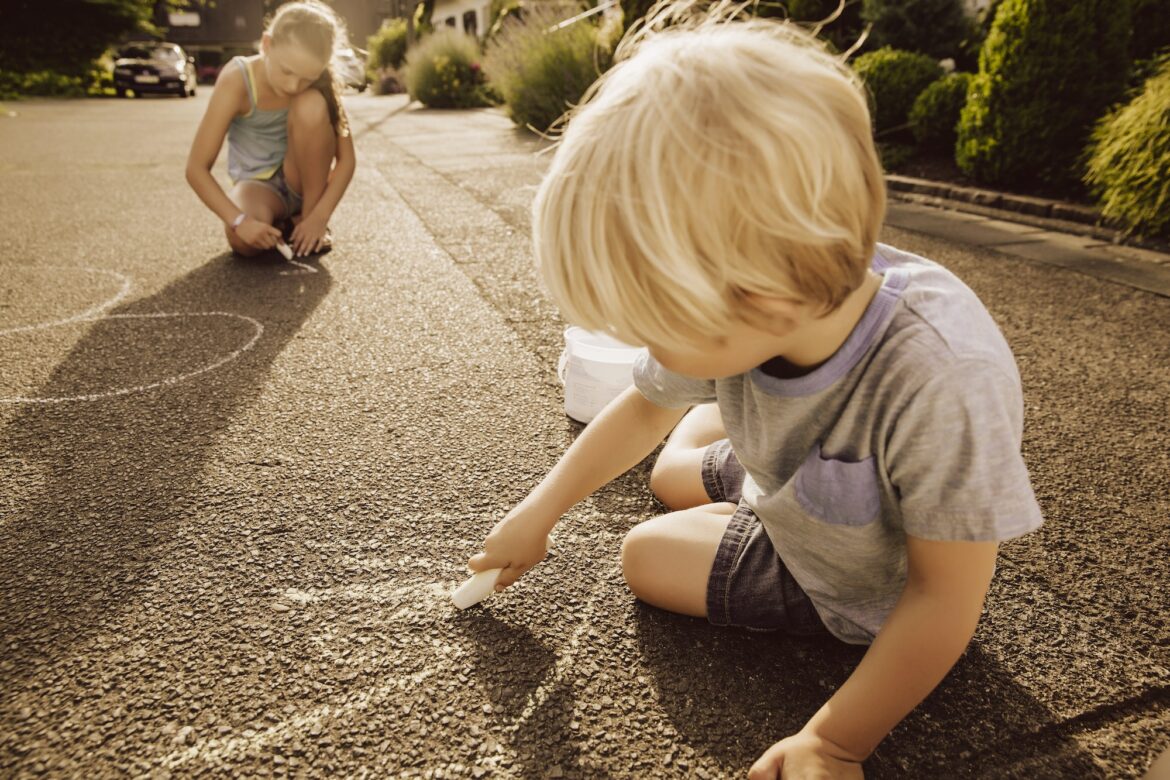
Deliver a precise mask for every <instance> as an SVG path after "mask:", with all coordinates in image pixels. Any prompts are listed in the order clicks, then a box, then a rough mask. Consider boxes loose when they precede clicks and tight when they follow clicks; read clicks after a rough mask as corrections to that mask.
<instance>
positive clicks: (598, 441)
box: [468, 387, 687, 590]
mask: <svg viewBox="0 0 1170 780" xmlns="http://www.w3.org/2000/svg"><path fill="white" fill-rule="evenodd" d="M686 411H687V410H686V409H685V408H682V409H664V408H662V407H660V406H656V405H654V404H653V403H651V402H650V401H648V400H647V399H646V397H645V396H643V395H642V394H641V393H640V392H639V391H638V389H637V388H635V387H630V388H629V389H627V390H626V391H625V392H623V393H622V394H621V395H619V396H618V397H617V398H615V399H614V400H613V401H612V402H610V404H609V405H608V406H606V407H605V409H603V410H602V411H601V413H600V414H599V415H597V417H595V418H594V419H593V422H591V423H589V425H588V427H586V428H585V430H584V431H583V432H582V433H581V435H580V436H578V437H577V440H576V441H574V442H573V444H572V445H571V446H570V447H569V449H568V450H566V451H565V454H564V455H562V456H561V459H560V460H559V461H557V464H556V465H555V466H553V468H552V470H551V471H550V472H549V473H548V476H546V477H545V478H544V479H543V480H541V482H540V484H539V485H537V486H536V487H535V488H534V489H533V490H532V492H531V493H529V494H528V496H527V498H525V499H524V500H523V501H521V502H520V503H519V504H518V505H517V506H516V508H515V509H513V510H512V511H511V512H509V513H508V515H507V516H506V517H505V518H504V519H503V520H501V521H500V522H499V523H497V524H496V526H495V528H493V529H492V531H491V533H490V534H488V537H487V539H486V540H485V541H484V544H483V549H484V551H483V552H482V553H479V554H478V555H476V556H474V557H472V558H471V560H470V561H469V562H468V565H469V566H470V567H471V569H472V570H473V571H484V570H486V569H496V568H502V569H503V571H502V572H500V578H499V580H498V581H497V584H496V590H502V589H504V588H506V587H507V586H509V585H511V584H512V583H513V582H515V581H516V580H517V579H519V578H520V577H521V576H522V575H523V574H524V573H525V572H526V571H528V570H529V569H531V568H532V567H533V566H535V565H536V564H538V563H540V561H541V559H543V558H544V554H545V547H546V542H547V539H548V534H549V532H550V531H551V530H552V529H553V526H555V525H556V524H557V521H558V520H560V519H561V515H563V514H564V513H565V512H567V511H569V509H570V508H571V507H572V506H573V505H574V504H576V503H577V502H578V501H580V500H582V499H583V498H585V497H587V496H588V495H589V494H591V493H592V492H593V491H595V490H597V489H598V488H600V487H601V486H603V485H605V484H607V483H608V482H610V481H611V480H613V479H615V478H617V477H619V476H621V475H622V474H624V473H625V472H626V471H628V470H629V469H631V468H633V467H634V466H636V465H637V464H638V463H640V462H641V461H642V459H643V458H645V457H646V456H647V455H649V454H650V453H651V452H653V451H654V448H655V447H657V446H658V445H659V444H660V443H662V440H663V439H665V438H666V435H667V434H668V433H670V431H671V430H672V429H673V428H674V426H675V425H677V424H678V421H679V420H681V419H682V416H683V415H684V414H686Z"/></svg>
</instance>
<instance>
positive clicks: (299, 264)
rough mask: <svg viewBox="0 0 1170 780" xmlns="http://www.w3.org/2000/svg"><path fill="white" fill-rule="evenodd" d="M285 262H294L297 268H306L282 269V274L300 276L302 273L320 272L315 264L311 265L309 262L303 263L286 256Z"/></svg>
mask: <svg viewBox="0 0 1170 780" xmlns="http://www.w3.org/2000/svg"><path fill="white" fill-rule="evenodd" d="M285 262H286V263H292V264H293V265H295V266H296V267H297V268H303V269H304V270H303V271H280V272H279V273H280V275H281V276H298V275H300V274H315V273H318V271H317V269H316V268H314V267H313V266H311V265H309V264H308V263H302V262H299V261H297V260H293V259H292V258H285Z"/></svg>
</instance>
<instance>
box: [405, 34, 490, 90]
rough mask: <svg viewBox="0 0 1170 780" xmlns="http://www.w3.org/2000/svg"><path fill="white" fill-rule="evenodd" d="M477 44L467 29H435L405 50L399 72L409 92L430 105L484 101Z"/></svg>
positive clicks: (482, 79)
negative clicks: (404, 61) (465, 30)
mask: <svg viewBox="0 0 1170 780" xmlns="http://www.w3.org/2000/svg"><path fill="white" fill-rule="evenodd" d="M480 59H481V55H480V51H479V44H478V43H477V42H476V40H475V38H474V37H472V36H470V35H468V34H467V33H463V32H459V31H458V30H453V29H444V30H439V31H438V32H434V33H431V34H430V35H428V36H427V37H426V38H423V39H422V40H421V41H419V42H418V43H417V44H416V45H415V46H413V47H412V48H411V49H410V51H408V52H407V53H406V64H405V65H404V66H403V70H402V74H403V78H404V79H405V81H406V91H407V92H409V93H410V96H411V97H412V98H414V99H415V100H417V101H419V102H420V103H422V104H423V105H425V106H430V107H431V108H477V107H479V106H486V105H488V99H487V92H486V90H485V89H484V78H483V69H482V67H481V65H480Z"/></svg>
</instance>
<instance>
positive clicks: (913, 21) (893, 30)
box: [861, 0, 974, 59]
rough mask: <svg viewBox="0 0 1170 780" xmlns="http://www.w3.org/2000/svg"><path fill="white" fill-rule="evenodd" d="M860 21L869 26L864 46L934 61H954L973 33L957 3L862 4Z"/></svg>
mask: <svg viewBox="0 0 1170 780" xmlns="http://www.w3.org/2000/svg"><path fill="white" fill-rule="evenodd" d="M861 18H862V20H863V21H865V22H867V23H869V24H872V25H873V28H872V29H871V30H870V34H869V41H868V42H867V43H868V44H869V45H870V46H871V47H885V46H889V47H890V48H893V49H904V50H906V51H916V52H921V53H923V54H928V55H930V56H931V57H934V58H935V59H943V58H944V57H953V58H958V57H959V56H960V55H961V50H962V46H963V42H964V41H966V40H967V39H968V38H970V37H971V35H972V34H973V32H974V25H973V24H972V22H971V20H970V19H968V18H967V14H966V13H965V12H964V11H963V4H962V2H961V0H863V2H862V4H861Z"/></svg>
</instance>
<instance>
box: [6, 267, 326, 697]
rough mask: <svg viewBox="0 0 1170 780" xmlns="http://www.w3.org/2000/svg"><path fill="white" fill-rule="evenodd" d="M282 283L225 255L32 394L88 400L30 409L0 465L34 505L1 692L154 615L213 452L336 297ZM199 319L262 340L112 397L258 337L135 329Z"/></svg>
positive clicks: (305, 277) (177, 326) (18, 421)
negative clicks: (164, 573)
mask: <svg viewBox="0 0 1170 780" xmlns="http://www.w3.org/2000/svg"><path fill="white" fill-rule="evenodd" d="M286 268H287V266H285V265H284V264H282V263H281V262H280V260H279V259H278V258H275V255H273V257H271V258H270V257H267V256H262V257H261V258H257V259H255V260H248V261H245V260H239V259H234V258H233V257H232V256H231V255H229V254H224V255H220V256H217V257H214V258H212V259H211V260H210V261H208V262H207V263H206V264H204V265H203V266H201V267H199V268H198V269H196V270H194V271H192V272H191V273H189V274H188V275H186V276H184V277H182V278H180V279H177V280H176V281H174V282H172V283H171V284H169V285H167V287H165V288H164V289H163V290H161V291H160V292H159V293H157V294H155V295H153V296H150V297H149V298H145V299H141V300H136V301H133V302H131V303H129V304H126V305H123V306H120V307H118V308H117V309H114V310H112V311H110V312H107V318H106V319H99V320H96V321H94V322H92V323H86V326H87V327H88V332H87V333H86V334H85V335H84V336H83V337H81V339H80V340H79V342H78V343H77V345H76V346H75V347H74V348H73V349H72V350H71V351H70V353H69V354H68V355H67V356H66V357H65V358H64V360H63V361H62V362H61V363H60V364H59V365H58V366H57V367H56V369H55V370H54V371H53V373H52V375H51V377H50V378H49V379H48V381H47V382H45V384H44V386H43V387H41V388H40V390H39V391H38V392H37V393H35V394H33V395H35V396H36V397H40V398H50V397H71V396H78V395H90V396H94V399H93V400H88V401H70V402H63V403H53V404H28V405H26V406H24V407H23V408H22V409H20V411H19V412H18V413H17V415H16V416H15V417H14V418H13V419H12V420H11V422H10V423H9V424H8V425H7V427H6V429H5V430H4V433H3V441H4V442H6V445H7V446H6V451H4V452H3V453H0V458H2V459H3V461H5V462H7V463H9V464H14V465H15V467H18V468H19V470H20V472H21V474H22V475H24V476H25V479H24V484H25V485H26V486H27V488H28V490H27V495H22V496H19V497H18V500H17V503H16V504H15V507H16V508H15V511H14V513H13V514H12V515H11V516H9V517H8V518H6V522H5V524H4V533H3V538H2V540H0V636H3V638H4V643H5V644H4V647H3V651H2V655H3V657H4V662H3V663H0V689H7V690H12V689H13V688H18V687H19V686H18V684H17V681H18V680H19V679H21V678H22V677H30V678H31V676H32V675H35V674H36V669H37V668H38V667H42V666H50V665H53V664H55V663H56V662H58V661H60V660H62V659H66V658H68V657H69V655H70V654H71V653H72V652H75V651H76V647H77V645H79V644H81V643H82V642H84V641H86V640H87V639H88V638H90V637H92V636H93V635H95V634H98V633H99V632H101V631H102V630H103V624H104V623H106V622H107V620H108V621H109V622H111V623H113V622H115V621H114V620H113V616H114V615H117V614H119V613H122V612H127V611H130V612H131V613H132V614H143V612H144V611H145V612H147V613H149V610H150V606H149V605H148V604H144V603H140V602H143V601H146V600H147V599H144V598H143V596H142V593H143V592H144V591H150V590H156V589H157V590H161V591H162V592H163V593H166V592H167V591H168V590H170V589H171V588H172V584H171V583H166V582H157V577H158V572H157V570H156V568H155V567H156V565H158V563H159V562H160V561H161V560H163V559H165V558H166V557H167V555H168V554H170V553H169V551H168V549H167V547H168V545H170V544H172V543H173V542H174V540H175V537H176V536H177V534H176V531H179V530H181V529H182V526H183V520H184V517H190V516H194V515H195V514H197V513H198V512H199V511H200V510H201V508H200V506H199V504H198V499H195V498H193V496H192V494H193V493H194V492H195V490H194V488H195V487H196V485H197V483H198V482H199V480H200V478H201V473H202V471H203V470H204V466H205V463H206V461H207V459H208V458H209V457H210V453H211V452H212V450H213V448H214V447H215V446H216V444H217V442H218V440H219V438H220V437H221V435H222V432H223V431H224V430H225V429H226V428H227V427H228V426H229V425H230V424H231V423H232V421H233V418H234V417H235V416H236V415H237V414H238V413H239V412H240V411H241V410H244V409H246V408H247V407H248V406H249V405H251V404H252V403H253V402H254V401H255V400H256V398H257V397H258V396H259V395H260V393H261V392H262V390H263V387H264V384H265V378H266V375H267V373H268V371H269V368H270V366H271V364H272V362H273V361H274V359H275V358H276V357H277V356H278V355H279V354H280V353H281V351H282V350H283V349H284V348H285V346H286V345H287V344H288V342H289V340H290V339H291V338H292V337H293V336H294V334H296V333H297V331H298V330H299V329H300V328H301V326H302V324H303V323H304V322H305V321H306V319H307V318H308V317H309V315H310V314H311V313H312V312H313V310H314V309H315V308H316V307H317V305H318V304H319V303H320V302H321V300H322V299H323V298H324V296H325V295H326V293H327V292H328V291H329V288H330V285H331V281H330V277H329V275H328V273H327V272H326V271H325V270H324V269H323V268H320V267H319V266H318V268H319V270H318V273H315V274H297V275H281V274H280V273H279V272H280V271H281V270H284V269H286ZM208 312H226V313H231V314H234V315H243V317H248V318H252V319H253V320H256V321H258V322H259V323H261V324H262V326H263V332H262V333H261V335H260V336H259V337H258V338H257V339H256V340H255V343H254V345H253V346H252V347H251V348H250V349H247V350H245V351H243V352H240V354H239V355H238V356H237V357H235V358H234V359H231V360H228V361H227V362H224V363H223V364H222V365H219V366H218V367H216V368H214V369H213V370H210V371H207V372H206V373H202V374H199V375H197V376H194V377H191V378H189V379H186V380H184V381H178V382H176V383H174V384H171V385H165V384H164V385H163V386H162V387H158V388H156V389H153V390H148V391H145V392H132V393H128V394H124V395H114V396H110V395H108V393H109V392H110V390H111V389H112V388H113V389H116V388H120V387H121V388H126V387H137V386H142V385H148V384H153V383H157V382H160V381H165V380H166V379H167V378H168V377H171V378H173V377H180V376H183V375H185V374H190V373H192V372H193V371H195V370H198V369H199V368H200V367H205V366H209V365H212V364H214V363H215V362H216V361H218V360H222V359H223V358H224V356H225V355H230V354H231V353H232V352H233V351H236V350H239V349H241V347H243V346H245V345H246V344H247V342H248V341H249V340H251V339H252V338H253V337H254V336H255V334H256V330H257V329H256V326H255V325H253V324H251V323H249V322H248V321H247V320H245V319H242V318H241V317H228V316H196V317H162V318H140V317H139V315H144V314H159V313H203V314H206V313H208ZM17 484H18V485H20V484H21V483H20V481H19V480H18V481H17ZM130 619H131V620H133V617H131V618H130ZM122 622H124V621H122ZM111 641H112V642H113V643H114V645H115V646H117V645H119V644H120V643H121V642H120V638H118V637H113V638H112V640H111ZM91 682H92V681H91ZM40 684H43V683H40Z"/></svg>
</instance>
